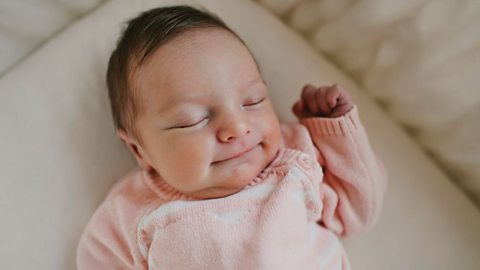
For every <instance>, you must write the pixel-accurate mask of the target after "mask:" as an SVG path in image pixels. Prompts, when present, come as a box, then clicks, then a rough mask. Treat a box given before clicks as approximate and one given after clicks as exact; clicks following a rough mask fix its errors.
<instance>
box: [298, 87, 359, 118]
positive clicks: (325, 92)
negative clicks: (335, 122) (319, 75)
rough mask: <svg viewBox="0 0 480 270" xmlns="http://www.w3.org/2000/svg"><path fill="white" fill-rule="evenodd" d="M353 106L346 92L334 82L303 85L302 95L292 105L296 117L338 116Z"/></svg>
mask: <svg viewBox="0 0 480 270" xmlns="http://www.w3.org/2000/svg"><path fill="white" fill-rule="evenodd" d="M352 108H353V102H352V99H351V98H350V95H349V94H348V92H347V91H346V90H345V89H343V88H342V87H340V86H338V85H336V84H334V85H332V86H321V87H318V88H316V87H315V86H313V85H311V84H307V85H305V86H304V87H303V91H302V96H301V98H300V100H299V101H297V102H296V103H295V104H294V105H293V107H292V110H293V113H294V114H295V115H296V116H297V117H298V118H305V117H331V118H333V117H339V116H342V115H344V114H346V113H347V112H349V111H350V110H351V109H352Z"/></svg>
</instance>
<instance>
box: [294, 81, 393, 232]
mask: <svg viewBox="0 0 480 270" xmlns="http://www.w3.org/2000/svg"><path fill="white" fill-rule="evenodd" d="M293 112H294V113H295V114H296V115H297V117H298V118H299V119H300V122H301V123H302V124H304V125H305V126H306V127H307V129H308V130H309V133H310V135H311V137H312V140H313V143H314V145H315V146H316V149H317V151H318V152H317V158H318V160H319V162H320V164H321V166H322V167H323V173H324V179H323V181H322V183H321V185H320V193H321V196H322V201H323V207H324V208H323V211H322V216H321V219H320V220H319V222H320V224H321V225H323V226H325V227H327V228H328V229H330V230H332V231H334V232H335V233H337V234H338V235H340V236H344V237H345V236H350V235H353V234H357V233H360V232H362V231H364V230H365V229H366V228H368V227H370V226H371V225H372V223H374V222H375V221H376V219H377V217H378V214H379V212H380V208H381V203H382V200H383V195H384V192H385V186H386V174H385V171H384V169H383V167H382V165H381V163H380V162H379V161H378V160H377V158H376V157H375V155H374V153H373V151H372V149H371V147H370V144H369V142H368V138H367V135H366V133H365V130H364V128H363V126H362V124H361V122H360V119H359V116H358V112H357V108H356V107H355V106H354V105H353V102H352V100H351V98H350V96H349V95H348V93H347V92H346V91H345V90H344V89H342V88H340V87H338V86H336V85H334V86H331V87H320V88H315V87H313V86H311V85H307V86H305V88H304V90H303V93H302V98H301V100H300V101H298V102H297V103H295V105H294V106H293Z"/></svg>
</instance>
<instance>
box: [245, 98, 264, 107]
mask: <svg viewBox="0 0 480 270" xmlns="http://www.w3.org/2000/svg"><path fill="white" fill-rule="evenodd" d="M265 99H266V98H261V99H258V100H254V101H251V102H247V103H246V104H244V105H243V106H247V107H248V106H255V105H258V104H260V103H262V102H263V101H265Z"/></svg>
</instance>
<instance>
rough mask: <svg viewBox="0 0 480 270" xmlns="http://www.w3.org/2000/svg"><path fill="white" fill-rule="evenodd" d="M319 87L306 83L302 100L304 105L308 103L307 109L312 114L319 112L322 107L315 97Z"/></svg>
mask: <svg viewBox="0 0 480 270" xmlns="http://www.w3.org/2000/svg"><path fill="white" fill-rule="evenodd" d="M316 91H317V89H316V88H315V87H313V86H312V85H306V86H305V87H304V89H303V93H302V100H303V102H304V105H306V109H307V110H306V111H307V112H310V113H312V114H318V113H319V112H320V108H319V107H318V104H317V101H316V99H315V93H316Z"/></svg>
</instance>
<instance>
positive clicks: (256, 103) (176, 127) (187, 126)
mask: <svg viewBox="0 0 480 270" xmlns="http://www.w3.org/2000/svg"><path fill="white" fill-rule="evenodd" d="M266 99H267V98H261V99H259V100H257V101H254V102H251V103H247V104H245V105H243V106H246V107H250V106H255V105H259V104H260V103H262V102H263V101H265V100H266ZM207 119H208V117H204V118H202V119H201V120H200V121H198V122H195V123H193V124H188V125H183V126H182V125H180V126H175V127H172V129H182V128H190V127H194V126H196V125H198V124H200V123H202V122H203V121H205V120H207Z"/></svg>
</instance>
